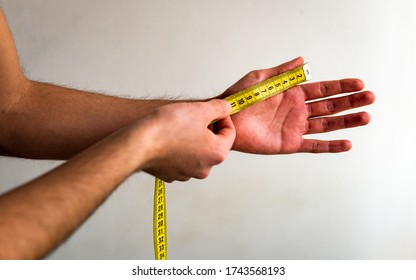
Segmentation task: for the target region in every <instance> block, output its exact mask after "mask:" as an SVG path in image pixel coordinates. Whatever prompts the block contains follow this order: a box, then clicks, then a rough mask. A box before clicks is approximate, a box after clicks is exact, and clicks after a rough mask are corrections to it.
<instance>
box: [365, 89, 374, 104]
mask: <svg viewBox="0 0 416 280" xmlns="http://www.w3.org/2000/svg"><path fill="white" fill-rule="evenodd" d="M365 98H366V103H367V104H368V105H370V104H373V103H374V101H376V95H375V94H374V92H372V91H367V92H366V94H365Z"/></svg>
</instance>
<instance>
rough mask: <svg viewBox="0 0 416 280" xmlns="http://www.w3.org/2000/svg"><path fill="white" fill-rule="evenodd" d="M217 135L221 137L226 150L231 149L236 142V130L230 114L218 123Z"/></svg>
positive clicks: (220, 139)
mask: <svg viewBox="0 0 416 280" xmlns="http://www.w3.org/2000/svg"><path fill="white" fill-rule="evenodd" d="M216 129H217V131H216V135H217V137H218V138H219V141H221V142H222V143H220V144H221V145H222V146H223V148H224V150H226V151H228V150H230V149H231V147H232V145H233V144H234V140H235V136H236V132H235V128H234V124H233V122H232V120H231V117H230V116H228V117H227V118H225V119H222V120H220V121H218V122H217V123H216Z"/></svg>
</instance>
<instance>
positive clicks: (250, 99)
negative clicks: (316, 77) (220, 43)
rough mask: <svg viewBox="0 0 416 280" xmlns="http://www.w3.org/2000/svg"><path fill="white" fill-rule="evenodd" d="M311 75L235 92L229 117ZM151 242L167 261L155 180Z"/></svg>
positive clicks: (161, 192) (161, 187) (161, 193)
mask: <svg viewBox="0 0 416 280" xmlns="http://www.w3.org/2000/svg"><path fill="white" fill-rule="evenodd" d="M310 79H311V73H310V70H309V64H308V63H305V64H304V65H302V66H299V67H296V68H294V69H292V70H289V71H287V72H284V73H282V74H280V75H277V76H274V77H272V78H270V79H267V80H265V81H262V82H260V83H257V84H255V85H252V86H251V87H248V88H246V89H243V90H241V91H239V92H236V93H234V94H232V95H230V96H228V97H226V98H224V100H227V101H228V102H229V103H230V105H231V112H230V115H232V114H235V113H237V112H239V111H241V110H243V109H245V108H247V107H248V106H251V105H253V104H256V103H258V102H260V101H262V100H265V99H267V98H270V97H272V96H274V95H277V94H279V93H282V92H284V91H285V90H288V89H289V88H291V87H294V86H296V85H298V84H300V83H302V82H305V81H309V80H310ZM153 242H154V248H155V259H156V260H166V259H167V252H168V247H167V231H166V205H165V182H163V180H161V179H159V178H156V181H155V195H154V211H153Z"/></svg>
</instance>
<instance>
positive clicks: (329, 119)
mask: <svg viewBox="0 0 416 280" xmlns="http://www.w3.org/2000/svg"><path fill="white" fill-rule="evenodd" d="M303 63H304V60H303V58H302V57H298V58H296V59H294V60H292V61H289V62H287V63H284V64H282V65H279V66H277V67H273V68H270V69H264V70H256V71H252V72H250V73H248V74H247V75H245V76H244V77H243V78H241V79H240V80H239V81H238V82H237V83H235V84H234V85H232V86H231V87H230V88H228V89H227V90H226V91H225V92H224V93H223V94H221V95H220V96H219V98H224V97H226V96H228V95H230V94H232V93H235V92H237V91H240V90H242V89H244V88H247V87H249V86H251V85H253V84H256V83H258V82H260V81H263V80H266V79H268V78H271V77H273V76H276V75H278V74H281V73H283V72H286V71H288V70H290V69H293V68H295V67H298V66H300V65H302V64H303ZM363 88H364V83H363V82H362V81H361V80H359V79H342V80H335V81H324V82H317V83H309V84H302V85H298V86H296V87H293V88H291V89H289V90H287V91H285V92H284V93H282V94H279V95H276V96H273V97H271V98H269V99H267V100H265V101H263V102H261V103H258V104H255V105H253V106H251V107H249V108H247V109H245V110H243V111H241V112H239V113H237V114H235V115H233V116H232V120H233V123H234V125H235V128H236V131H237V136H236V139H235V142H234V145H233V149H234V150H237V151H241V152H246V153H255V154H291V153H299V152H307V153H328V152H329V153H337V152H345V151H348V150H350V149H351V142H350V141H348V140H332V141H322V140H317V139H304V138H302V136H303V135H307V134H313V133H325V132H329V131H333V130H339V129H345V128H351V127H356V126H362V125H366V124H368V123H369V122H370V115H369V114H368V113H366V112H360V113H353V114H347V115H342V116H331V115H333V114H335V113H339V112H343V111H345V110H349V109H353V108H358V107H361V106H365V105H369V104H372V103H373V102H374V99H375V97H374V94H373V93H372V92H371V91H362V90H363ZM351 92H355V93H353V94H350V95H346V96H342V97H337V98H328V97H333V96H336V95H339V94H344V95H345V94H346V93H351ZM317 99H321V100H319V101H316V100H317Z"/></svg>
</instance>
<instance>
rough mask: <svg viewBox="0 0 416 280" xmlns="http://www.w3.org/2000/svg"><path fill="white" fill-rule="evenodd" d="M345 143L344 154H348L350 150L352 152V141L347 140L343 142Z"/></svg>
mask: <svg viewBox="0 0 416 280" xmlns="http://www.w3.org/2000/svg"><path fill="white" fill-rule="evenodd" d="M343 142H344V144H343V146H342V147H343V149H344V152H348V151H349V150H351V149H352V143H351V141H349V140H345V141H343Z"/></svg>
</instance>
